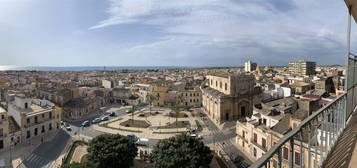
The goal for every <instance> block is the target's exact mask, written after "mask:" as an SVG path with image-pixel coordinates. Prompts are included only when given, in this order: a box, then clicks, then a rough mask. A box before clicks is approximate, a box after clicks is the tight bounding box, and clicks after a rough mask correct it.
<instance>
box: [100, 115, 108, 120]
mask: <svg viewBox="0 0 357 168" xmlns="http://www.w3.org/2000/svg"><path fill="white" fill-rule="evenodd" d="M101 120H102V121H108V120H109V117H108V116H104V117H102V118H101Z"/></svg>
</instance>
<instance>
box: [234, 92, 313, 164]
mask: <svg viewBox="0 0 357 168" xmlns="http://www.w3.org/2000/svg"><path fill="white" fill-rule="evenodd" d="M312 102H317V101H312V100H306V99H296V98H293V97H288V98H284V99H279V100H275V101H271V102H268V103H262V104H261V107H260V108H254V109H253V115H252V116H251V117H247V118H244V119H241V120H238V121H237V125H236V133H237V136H236V144H237V146H238V147H239V148H240V149H241V150H242V151H243V152H244V153H246V154H247V155H248V156H250V157H251V158H252V159H253V160H258V159H259V158H260V157H261V156H262V155H264V154H265V153H266V152H267V151H268V150H269V149H270V148H271V147H272V146H273V145H274V144H275V143H277V142H278V141H279V140H280V139H281V138H282V137H283V136H284V135H285V134H287V133H288V132H290V131H291V130H292V129H293V128H295V127H297V126H298V125H299V124H300V123H301V121H302V120H304V119H305V118H306V117H308V116H309V114H311V112H312V111H315V110H317V108H316V105H315V103H312ZM294 143H295V144H296V145H295V146H294V148H296V149H295V151H300V149H299V147H300V144H303V147H306V146H307V138H306V136H305V135H301V136H299V137H296V139H295V141H294ZM302 152H303V153H302V157H301V155H300V153H299V152H296V153H294V164H295V165H294V166H296V167H299V166H301V165H300V159H303V163H306V160H307V159H306V158H305V156H306V153H307V152H308V150H307V149H306V148H304V149H303V151H302ZM281 154H282V158H283V163H282V165H283V167H289V162H288V161H289V159H290V158H289V157H290V156H289V154H290V145H289V143H287V145H286V147H284V148H283V149H282V151H281ZM271 162H272V163H271V165H272V167H276V166H277V160H276V159H272V161H271Z"/></svg>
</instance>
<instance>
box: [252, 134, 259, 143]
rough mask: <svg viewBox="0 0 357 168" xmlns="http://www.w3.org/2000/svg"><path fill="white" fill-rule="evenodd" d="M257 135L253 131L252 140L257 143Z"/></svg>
mask: <svg viewBox="0 0 357 168" xmlns="http://www.w3.org/2000/svg"><path fill="white" fill-rule="evenodd" d="M257 137H258V136H257V134H256V133H254V137H253V141H254V142H255V143H257V139H258V138H257Z"/></svg>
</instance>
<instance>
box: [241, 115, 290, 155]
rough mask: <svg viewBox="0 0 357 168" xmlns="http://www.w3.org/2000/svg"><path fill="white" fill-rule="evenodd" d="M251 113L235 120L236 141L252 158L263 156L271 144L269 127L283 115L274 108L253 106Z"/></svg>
mask: <svg viewBox="0 0 357 168" xmlns="http://www.w3.org/2000/svg"><path fill="white" fill-rule="evenodd" d="M253 113H254V114H253V115H252V116H251V117H247V118H245V119H241V120H238V121H237V125H236V133H237V137H236V143H237V145H238V146H239V147H240V148H241V149H242V150H243V151H244V152H245V153H247V154H248V155H249V156H251V157H252V158H253V159H255V160H257V159H259V158H260V157H261V156H263V155H264V154H265V153H266V152H267V151H268V150H269V148H270V147H271V146H272V144H271V131H270V128H271V127H273V126H275V125H276V124H277V123H279V121H280V120H281V119H282V118H283V117H284V113H280V112H279V111H277V110H276V109H257V108H254V111H253Z"/></svg>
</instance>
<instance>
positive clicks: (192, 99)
mask: <svg viewBox="0 0 357 168" xmlns="http://www.w3.org/2000/svg"><path fill="white" fill-rule="evenodd" d="M178 95H179V96H181V97H182V99H183V102H181V106H186V107H201V105H202V93H201V91H200V90H198V89H194V90H183V91H179V92H178Z"/></svg>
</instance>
